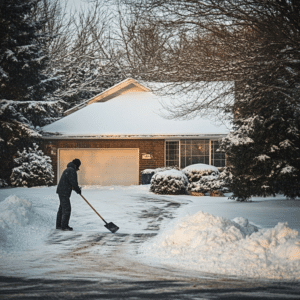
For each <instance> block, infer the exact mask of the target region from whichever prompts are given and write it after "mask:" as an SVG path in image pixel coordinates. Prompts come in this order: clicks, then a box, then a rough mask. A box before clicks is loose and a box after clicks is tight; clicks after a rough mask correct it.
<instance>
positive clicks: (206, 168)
mask: <svg viewBox="0 0 300 300" xmlns="http://www.w3.org/2000/svg"><path fill="white" fill-rule="evenodd" d="M182 172H183V173H184V174H185V175H186V177H187V178H188V180H189V182H190V183H192V182H198V181H199V180H200V179H201V178H202V177H203V176H210V175H212V176H216V175H218V174H219V170H218V168H217V167H214V166H211V165H206V164H195V165H190V166H187V167H186V168H184V169H183V170H182Z"/></svg>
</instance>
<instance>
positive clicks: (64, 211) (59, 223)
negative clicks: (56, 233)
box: [56, 195, 71, 228]
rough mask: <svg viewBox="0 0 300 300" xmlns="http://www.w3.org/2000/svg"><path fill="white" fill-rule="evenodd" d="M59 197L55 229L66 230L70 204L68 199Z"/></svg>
mask: <svg viewBox="0 0 300 300" xmlns="http://www.w3.org/2000/svg"><path fill="white" fill-rule="evenodd" d="M58 196H59V201H60V205H59V209H58V212H57V218H56V228H67V227H68V226H69V220H70V216H71V203H70V197H68V196H63V195H58Z"/></svg>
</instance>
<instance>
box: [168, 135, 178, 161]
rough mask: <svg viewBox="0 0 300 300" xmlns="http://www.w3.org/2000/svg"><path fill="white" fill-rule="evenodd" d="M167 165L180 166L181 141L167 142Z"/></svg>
mask: <svg viewBox="0 0 300 300" xmlns="http://www.w3.org/2000/svg"><path fill="white" fill-rule="evenodd" d="M166 166H167V167H174V166H177V167H179V141H167V142H166Z"/></svg>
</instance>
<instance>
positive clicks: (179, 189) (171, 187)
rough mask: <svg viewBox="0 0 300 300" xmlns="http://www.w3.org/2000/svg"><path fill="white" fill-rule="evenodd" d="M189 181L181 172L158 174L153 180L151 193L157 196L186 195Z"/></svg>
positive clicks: (172, 171)
mask: <svg viewBox="0 0 300 300" xmlns="http://www.w3.org/2000/svg"><path fill="white" fill-rule="evenodd" d="M187 186H188V179H187V177H186V176H185V174H184V173H183V172H181V171H179V170H175V169H173V170H165V171H161V172H157V173H155V174H154V175H153V177H152V179H151V186H150V192H153V193H155V194H167V195H180V194H186V189H187Z"/></svg>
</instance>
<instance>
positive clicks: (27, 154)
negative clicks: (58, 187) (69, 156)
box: [10, 143, 54, 187]
mask: <svg viewBox="0 0 300 300" xmlns="http://www.w3.org/2000/svg"><path fill="white" fill-rule="evenodd" d="M38 148H39V146H38V145H37V144H35V143H34V144H33V148H31V147H29V148H28V150H26V149H24V150H23V152H19V151H18V157H17V158H15V159H14V163H15V168H14V169H13V170H12V174H11V177H10V180H11V183H12V185H14V186H27V187H33V186H40V185H51V184H52V183H53V178H54V173H53V170H52V165H51V158H50V157H49V156H46V155H44V153H43V151H42V150H38Z"/></svg>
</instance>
